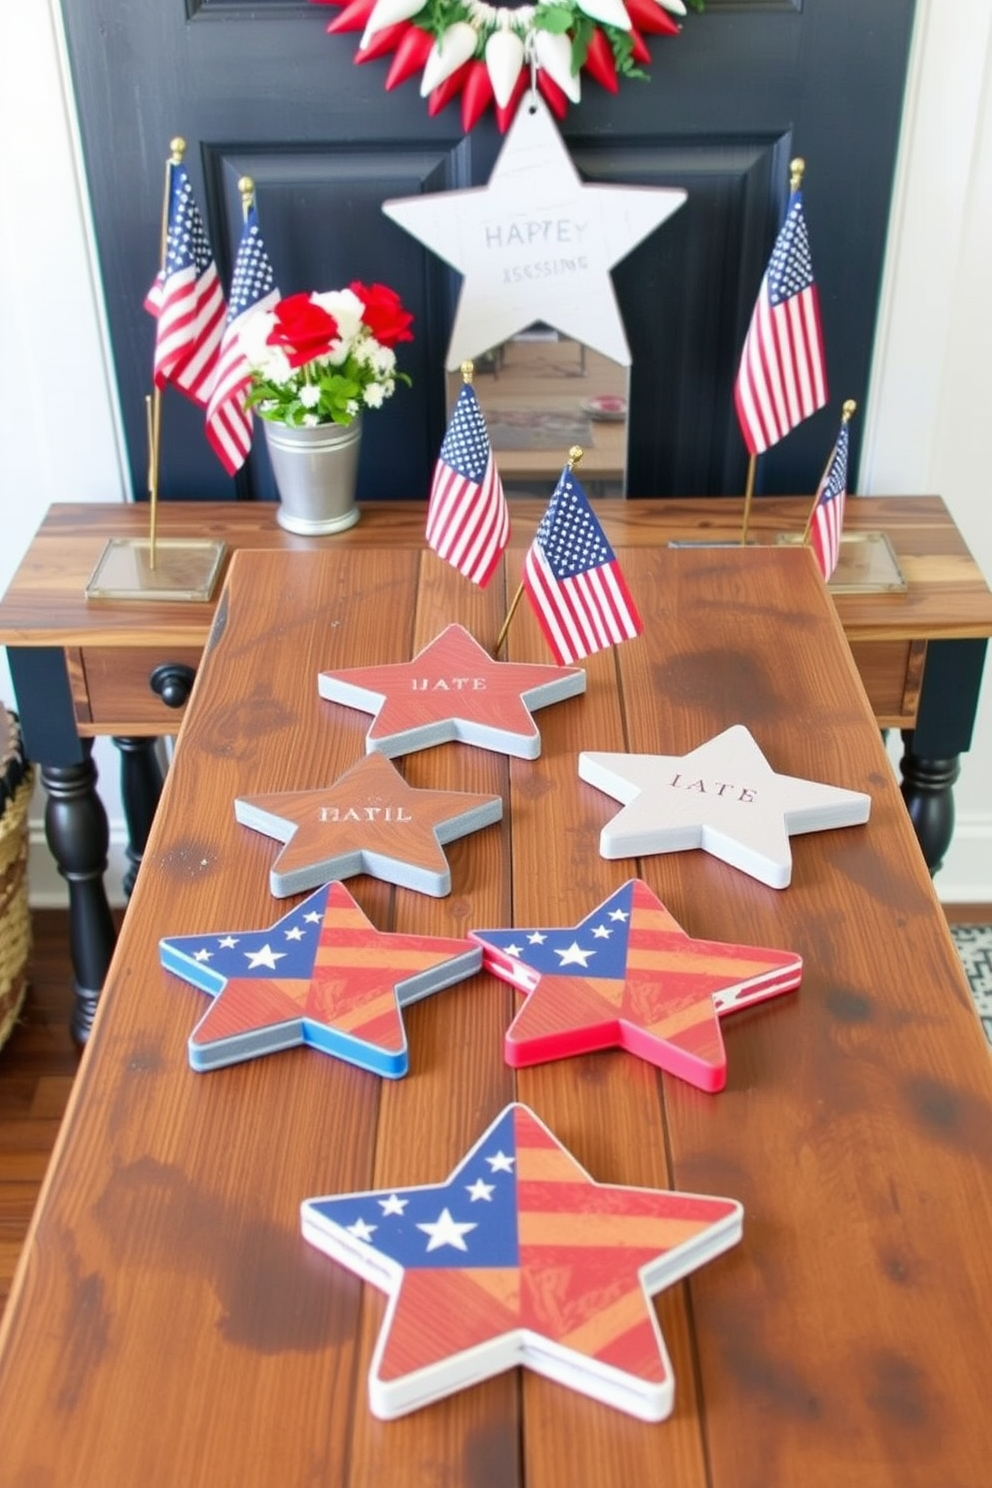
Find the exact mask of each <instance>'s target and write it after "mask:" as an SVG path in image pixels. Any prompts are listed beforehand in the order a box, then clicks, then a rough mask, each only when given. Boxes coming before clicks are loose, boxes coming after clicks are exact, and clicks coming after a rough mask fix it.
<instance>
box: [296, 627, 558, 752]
mask: <svg viewBox="0 0 992 1488" xmlns="http://www.w3.org/2000/svg"><path fill="white" fill-rule="evenodd" d="M317 687H318V690H319V692H320V695H321V697H324V698H330V700H331V701H332V702H335V703H344V704H345V705H346V706H347V707H349V708H361V709H363V710H364V711H365V712H366V713H375V715H376V716H375V718H374V720H373V723H372V727H371V728H370V729H369V731H368V733H367V734H366V736H365V747H366V750H367V751H372V750H374V749H375V750H378V751H379V752H380V753H382V754H386V755H389V756H390V757H391V758H392V757H393V756H395V755H399V754H412V753H413V752H414V751H415V750H417V749H431V748H432V747H433V746H434V745H435V744H445V743H447V742H448V741H449V740H451V739H456V740H460V741H461V743H463V744H479V745H481V747H482V748H483V749H492V750H495V751H496V752H497V753H498V754H512V755H515V756H517V757H518V758H519V759H537V757H538V755H539V754H540V753H541V736H540V734H539V733H538V731H537V725H536V724H535V723H534V720H533V718H532V717H531V713H532V712H533V711H534V710H535V709H537V708H546V707H547V706H548V705H549V703H560V702H561V701H562V700H563V699H564V698H570V697H575V695H576V694H577V693H580V692H585V690H586V674H585V672H584V671H583V670H582V669H581V667H556V666H544V665H540V664H538V663H533V662H515V661H494V660H493V658H492V657H491V656H490V655H489V653H488V651H486V650H484V649H483V647H482V646H480V645H479V642H478V641H477V640H476V639H475V637H474V636H471V635H469V633H468V631H467V630H465V629H464V627H463V626H461V625H449V626H448V627H447V628H446V629H445V630H442V632H441V634H440V635H438V636H435V637H434V639H433V640H432V641H431V642H430V643H429V644H428V645H426V646H425V647H424V649H423V650H422V651H418V652H417V655H416V656H415V657H414V658H413V660H412V661H400V662H393V663H387V664H386V665H384V666H367V667H347V668H346V669H345V670H344V671H340V672H321V673H320V676H319V678H318V680H317Z"/></svg>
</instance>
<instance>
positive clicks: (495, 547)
mask: <svg viewBox="0 0 992 1488" xmlns="http://www.w3.org/2000/svg"><path fill="white" fill-rule="evenodd" d="M462 377H463V378H464V382H463V385H462V388H461V391H460V392H459V394H458V401H457V402H456V404H455V408H454V412H453V413H452V416H451V422H450V423H449V425H448V432H447V433H446V434H445V436H444V443H443V444H442V445H441V453H440V455H439V457H438V461H437V464H436V466H435V468H434V480H433V483H432V485H431V494H430V502H429V504H428V508H427V541H428V543H429V544H430V546H431V547H432V548H433V549H434V551H435V553H437V554H438V556H439V557H441V558H444V559H446V561H447V562H448V563H450V564H451V565H452V567H454V568H457V569H458V572H459V573H460V574H463V575H464V577H465V578H466V579H471V580H472V581H473V582H474V583H476V584H478V585H479V586H480V588H485V586H486V584H488V582H489V580H490V579H491V578H492V576H493V573H494V571H495V569H496V565H497V563H498V562H499V559H500V555H501V554H502V552H503V549H504V548H505V547H506V545H507V543H508V542H509V539H510V513H509V508H508V507H507V504H506V497H505V496H504V494H503V482H502V480H501V479H500V474H499V471H498V470H497V468H496V461H495V460H494V458H493V451H492V446H491V444H490V442H489V431H488V429H487V428H486V421H485V419H484V417H483V414H482V409H481V408H480V407H479V400H478V399H477V397H476V396H475V389H474V388H473V387H472V363H471V362H463V363H462Z"/></svg>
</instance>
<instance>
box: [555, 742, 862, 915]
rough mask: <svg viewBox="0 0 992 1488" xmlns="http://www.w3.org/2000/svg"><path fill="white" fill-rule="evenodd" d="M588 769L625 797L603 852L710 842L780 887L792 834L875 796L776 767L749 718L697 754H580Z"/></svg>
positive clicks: (787, 874) (855, 816)
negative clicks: (751, 730)
mask: <svg viewBox="0 0 992 1488" xmlns="http://www.w3.org/2000/svg"><path fill="white" fill-rule="evenodd" d="M579 776H580V778H581V779H582V780H587V781H588V782H589V784H590V785H595V786H596V787H597V788H598V789H599V790H601V791H605V792H606V794H607V795H608V796H614V797H615V798H616V800H618V801H622V802H623V803H624V810H623V811H621V812H619V813H618V814H617V815H616V816H615V817H614V818H613V819H612V821H609V822H607V823H606V826H605V827H604V828H603V830H602V833H601V835H600V839H599V851H600V853H601V855H602V856H603V857H604V858H638V857H643V856H645V855H646V854H648V853H666V852H681V851H683V849H685V848H690V847H701V848H702V849H703V851H704V852H708V853H710V854H711V855H712V856H713V857H714V858H720V859H722V861H723V862H725V863H729V864H730V866H731V867H732V868H739V869H740V870H741V872H742V873H747V874H750V876H751V877H752V878H756V879H758V880H759V882H761V883H764V884H768V886H769V887H770V888H773V889H784V888H786V887H787V886H788V884H789V882H790V880H791V878H792V851H791V848H790V847H789V838H790V836H796V835H797V834H798V833H800V832H822V831H824V830H825V829H827V828H829V827H853V826H858V825H859V824H860V823H862V822H866V821H867V820H868V813H869V811H870V810H871V797H870V796H866V795H863V794H862V793H861V792H860V791H850V790H842V789H841V788H840V787H839V786H836V785H820V784H819V783H818V782H817V781H815V780H803V779H801V778H800V777H798V776H795V775H777V774H776V773H775V771H774V770H773V769H772V768H771V766H770V765H769V763H768V761H767V760H766V759H765V756H764V755H763V754H762V752H761V750H760V749H759V748H758V746H757V744H756V743H755V741H754V739H753V738H752V736H751V734H750V733H749V732H748V730H747V729H746V728H745V727H744V725H743V724H740V723H738V724H735V725H734V726H733V727H732V728H728V729H725V730H724V732H723V733H722V734H717V735H716V736H715V737H714V738H712V739H708V740H707V742H706V743H705V744H701V745H700V746H699V748H698V749H692V750H690V752H689V753H688V754H591V753H583V754H580V755H579Z"/></svg>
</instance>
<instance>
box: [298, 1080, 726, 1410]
mask: <svg viewBox="0 0 992 1488" xmlns="http://www.w3.org/2000/svg"><path fill="white" fill-rule="evenodd" d="M300 1212H301V1222H302V1229H303V1234H304V1237H305V1238H306V1239H307V1240H309V1241H310V1243H311V1244H312V1245H315V1246H317V1247H318V1249H320V1250H322V1251H324V1252H325V1253H326V1254H327V1255H329V1256H331V1257H332V1259H334V1260H335V1261H338V1262H339V1263H340V1264H341V1265H342V1266H345V1267H346V1268H347V1269H348V1270H349V1271H353V1272H355V1274H356V1275H358V1276H360V1277H362V1278H363V1280H365V1281H368V1282H371V1283H372V1285H373V1286H376V1287H378V1288H379V1290H380V1291H383V1292H385V1293H387V1295H388V1296H389V1299H390V1300H389V1306H388V1308H387V1311H386V1317H385V1320H384V1322H383V1325H382V1329H381V1332H380V1334H379V1338H378V1340H377V1342H376V1346H375V1352H374V1354H373V1357H372V1364H371V1368H370V1371H369V1403H370V1405H371V1408H372V1411H373V1412H374V1414H375V1415H377V1416H380V1417H382V1418H384V1419H390V1418H391V1417H394V1416H401V1415H404V1414H406V1413H407V1412H408V1411H411V1410H415V1409H417V1408H418V1407H420V1406H424V1405H429V1404H431V1403H432V1402H433V1401H435V1400H440V1399H441V1398H442V1397H443V1396H445V1395H451V1394H453V1393H454V1392H455V1391H457V1390H461V1389H464V1388H465V1387H466V1386H468V1385H474V1384H477V1383H478V1382H479V1381H480V1380H484V1379H490V1378H491V1377H492V1376H493V1375H496V1374H502V1373H503V1372H504V1371H505V1370H507V1369H512V1368H514V1367H515V1366H516V1365H518V1364H519V1365H524V1366H526V1367H527V1368H530V1369H533V1370H534V1371H535V1372H536V1373H538V1374H543V1375H545V1376H547V1378H548V1379H552V1380H555V1381H557V1382H558V1383H559V1384H563V1385H567V1386H568V1387H570V1388H571V1389H573V1390H577V1391H578V1392H579V1393H581V1394H583V1395H589V1396H591V1397H592V1398H593V1399H596V1400H601V1401H603V1402H604V1403H605V1404H607V1405H611V1406H615V1407H616V1408H617V1409H618V1410H623V1411H627V1412H629V1413H630V1414H631V1415H634V1416H638V1417H640V1419H641V1420H645V1421H660V1420H663V1419H664V1418H665V1417H666V1416H667V1415H670V1414H671V1410H672V1405H673V1402H674V1388H675V1387H674V1380H673V1376H672V1367H671V1364H670V1362H669V1359H668V1354H667V1352H666V1350H665V1344H664V1340H663V1338H662V1336H661V1330H660V1328H659V1326H658V1320H657V1317H656V1315H655V1309H654V1308H653V1307H652V1305H651V1302H650V1299H651V1298H652V1297H653V1296H655V1295H656V1294H657V1293H658V1292H660V1291H662V1290H663V1289H664V1288H665V1287H668V1286H671V1285H672V1284H673V1283H674V1282H676V1281H679V1280H681V1278H682V1277H684V1276H687V1275H688V1274H689V1273H690V1272H691V1271H695V1270H696V1269H698V1267H700V1266H702V1265H703V1264H704V1263H705V1262H707V1261H709V1260H712V1259H713V1258H714V1257H715V1256H718V1255H721V1254H722V1253H723V1252H724V1251H725V1250H729V1249H730V1247H731V1246H732V1245H735V1244H736V1243H737V1241H738V1240H739V1239H740V1237H741V1231H742V1225H743V1209H742V1207H741V1205H740V1204H739V1203H738V1202H737V1201H736V1200H735V1199H724V1198H713V1197H709V1196H706V1195H699V1194H685V1193H674V1192H669V1191H667V1190H664V1189H650V1188H629V1187H622V1186H620V1185H616V1184H607V1183H597V1182H596V1181H595V1180H594V1179H592V1178H591V1177H590V1176H589V1174H588V1173H587V1172H586V1171H585V1169H584V1168H582V1167H580V1166H579V1164H578V1163H577V1162H576V1160H575V1158H574V1157H572V1155H571V1153H569V1152H568V1151H567V1150H566V1149H565V1148H564V1147H563V1146H562V1144H561V1143H560V1142H559V1141H558V1139H557V1138H556V1137H555V1136H554V1135H553V1134H552V1133H551V1132H550V1131H549V1130H548V1128H547V1127H546V1126H545V1125H544V1124H543V1122H541V1121H539V1120H538V1118H537V1117H536V1116H535V1115H534V1112H533V1111H531V1110H530V1109H529V1108H528V1107H527V1106H524V1105H519V1104H513V1105H509V1106H507V1107H506V1108H505V1109H504V1110H503V1112H502V1113H501V1114H500V1115H499V1116H498V1117H497V1119H496V1120H495V1121H494V1122H493V1124H492V1126H491V1127H490V1128H489V1130H488V1131H487V1132H486V1133H485V1134H484V1136H483V1137H482V1138H481V1139H480V1140H479V1141H478V1142H477V1143H476V1144H475V1146H474V1147H473V1148H472V1150H471V1151H470V1152H469V1153H468V1154H467V1156H466V1157H464V1158H463V1159H462V1161H461V1162H460V1163H459V1164H458V1166H457V1167H456V1168H455V1170H454V1172H453V1173H452V1174H451V1176H450V1177H449V1178H448V1179H447V1181H446V1182H444V1183H438V1184H428V1185H423V1186H421V1187H417V1188H399V1189H380V1190H373V1191H370V1192H367V1193H354V1194H346V1195H331V1196H329V1197H326V1198H312V1199H306V1200H305V1201H304V1203H303V1204H302V1206H301V1211H300Z"/></svg>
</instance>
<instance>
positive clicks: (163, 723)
mask: <svg viewBox="0 0 992 1488" xmlns="http://www.w3.org/2000/svg"><path fill="white" fill-rule="evenodd" d="M201 655H202V651H201V650H200V648H199V647H196V646H178V647H176V648H174V649H171V650H169V651H164V650H161V649H159V648H157V647H148V648H147V649H140V648H139V649H133V650H132V649H129V648H125V647H120V646H107V647H98V646H93V647H89V646H88V647H84V648H82V649H80V650H76V651H74V652H70V653H69V655H68V663H69V675H70V678H71V682H72V694H73V700H74V702H75V707H76V719H77V723H78V726H79V732H80V733H81V734H107V733H114V734H137V735H141V734H152V735H154V734H174V733H176V732H177V731H178V729H179V725H180V723H181V722H182V717H183V713H184V712H185V708H186V698H187V697H188V695H189V687H190V686H191V685H192V678H193V676H194V675H195V673H196V668H197V667H198V666H199V664H200V657H201ZM163 669H168V670H167V671H166V670H163ZM153 678H156V680H157V682H158V685H159V688H160V689H161V691H160V692H157V691H156V690H155V689H154V688H153V686H152V679H153Z"/></svg>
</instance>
